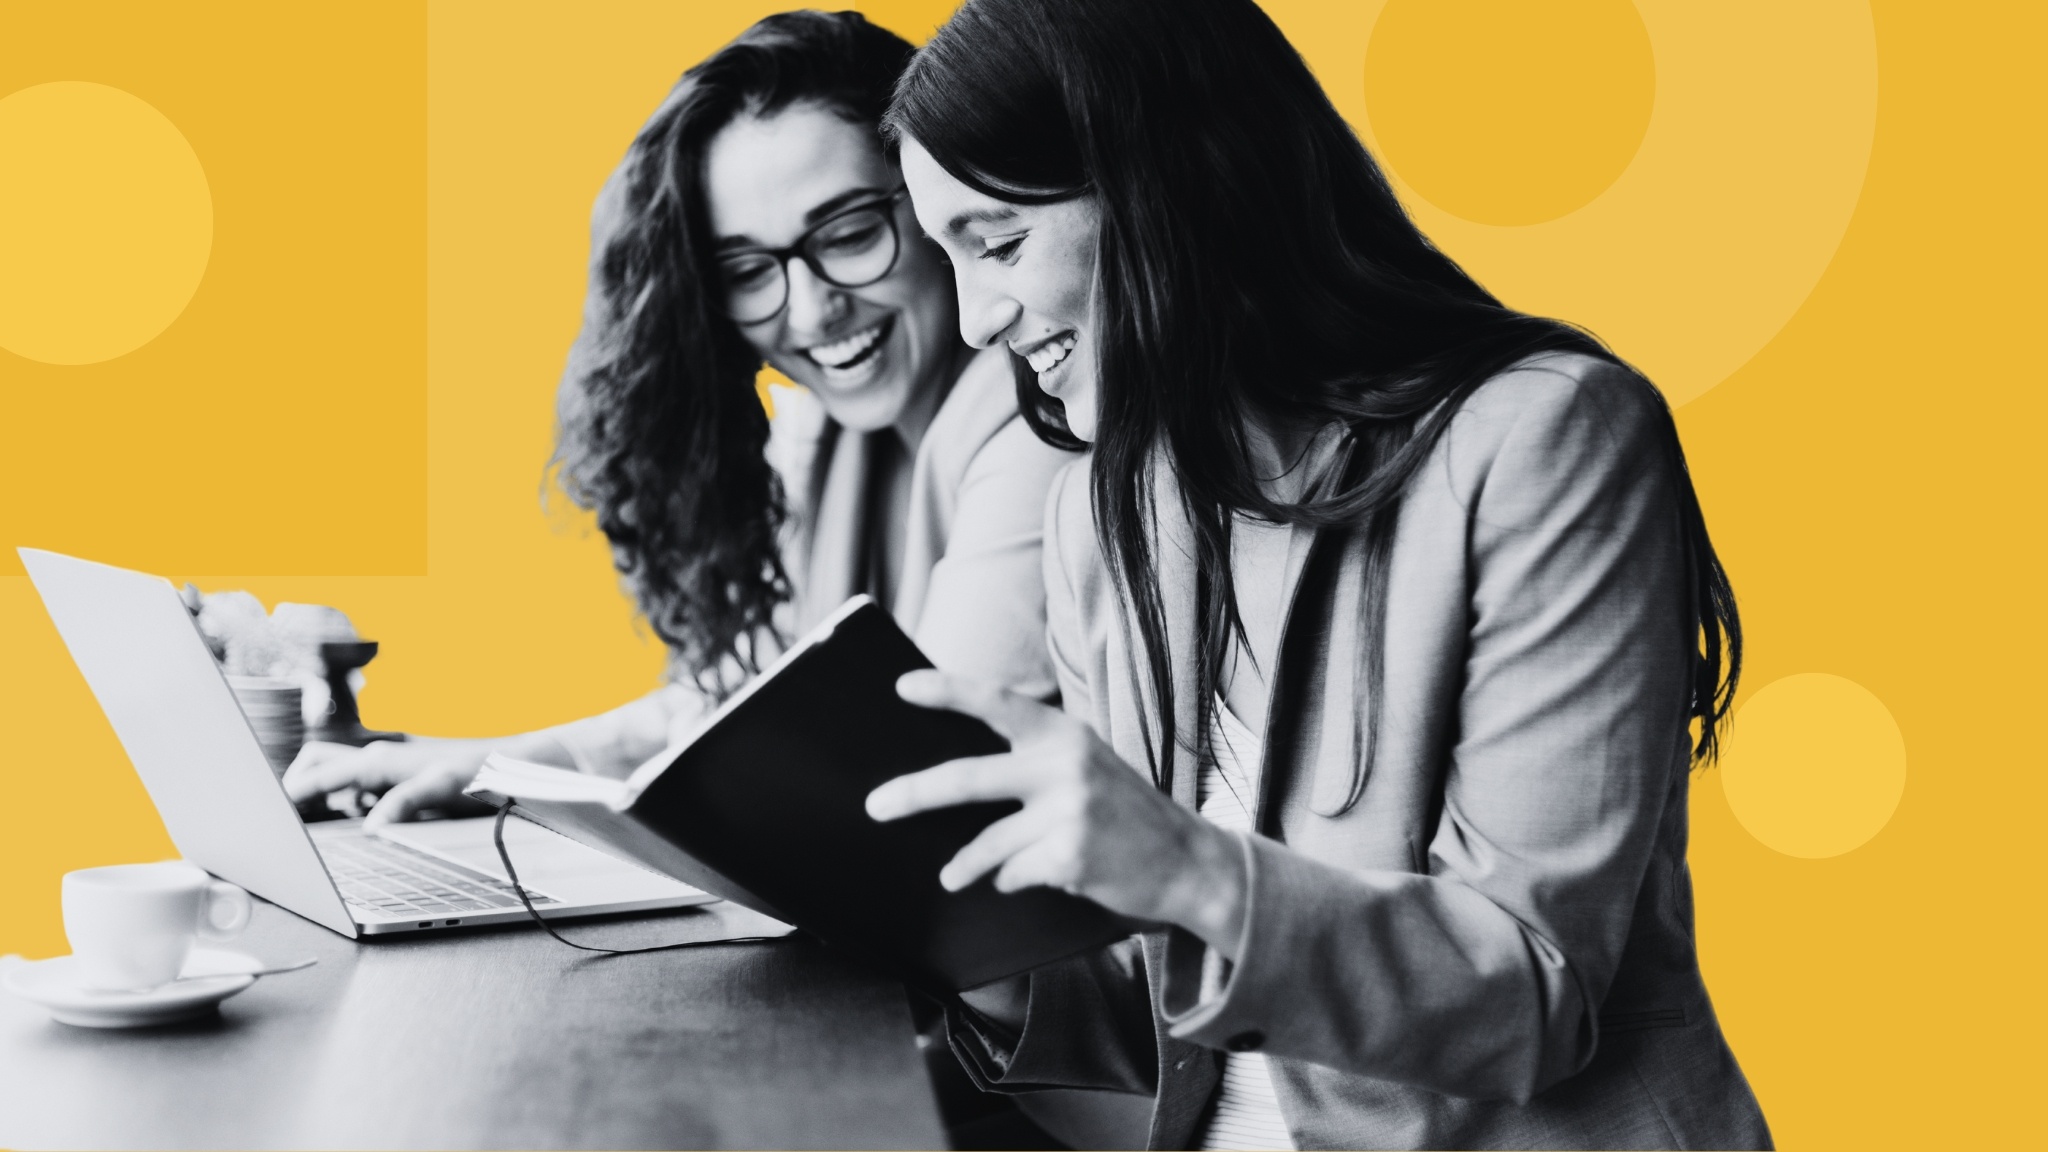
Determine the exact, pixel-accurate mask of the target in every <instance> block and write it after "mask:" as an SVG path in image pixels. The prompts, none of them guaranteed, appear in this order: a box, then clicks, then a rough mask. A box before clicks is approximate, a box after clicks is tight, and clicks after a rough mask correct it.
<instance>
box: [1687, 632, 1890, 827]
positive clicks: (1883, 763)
mask: <svg viewBox="0 0 2048 1152" xmlns="http://www.w3.org/2000/svg"><path fill="white" fill-rule="evenodd" d="M1720 774H1721V789H1722V791H1723V792H1724V793H1726V794H1727V797H1728V807H1729V808H1730V809H1732V810H1733V811H1734V813H1735V818H1736V819H1737V820H1738V821H1740V822H1741V823H1742V826H1743V828H1745V829H1747V830H1748V831H1749V834H1750V835H1752V836H1754V837H1756V838H1757V839H1758V840H1761V841H1763V842H1764V843H1765V844H1766V845H1768V846H1769V847H1772V848H1775V849H1777V850H1778V851H1780V852H1783V853H1784V854H1786V855H1787V856H1803V857H1806V858H1809V859H1818V858H1821V857H1826V856H1840V855H1841V854H1842V853H1844V852H1847V851H1849V850H1851V849H1853V848H1858V847H1861V846H1862V845H1863V844H1864V843H1866V842H1867V841H1869V839H1870V838H1871V837H1873V836H1875V835H1877V834H1878V832H1879V831H1880V830H1882V829H1883V828H1884V826H1885V824H1886V823H1887V822H1888V821H1890V820H1891V818H1892V813H1893V812H1894V811H1895V810H1897V808H1898V806H1899V797H1900V796H1901V795H1902V794H1903V793H1904V792H1905V788H1906V743H1905V741H1904V740H1903V739H1902V738H1901V737H1900V736H1899V726H1898V724H1897V723H1896V722H1894V721H1893V720H1892V714H1891V713H1890V712H1889V711H1888V710H1886V708H1885V706H1884V702H1883V701H1881V700H1879V699H1878V698H1877V697H1876V696H1873V695H1871V694H1870V692H1869V691H1868V690H1866V689H1865V688H1864V687H1863V686H1862V685H1860V684H1857V683H1856V682H1855V681H1854V680H1845V679H1843V678H1842V677H1840V676H1830V675H1827V674H1826V673H1821V672H1808V673H1803V674H1801V675H1797V676H1787V677H1785V678H1784V679H1782V680H1774V681H1772V682H1771V683H1769V684H1767V685H1765V686H1764V688H1763V690H1762V691H1759V692H1758V693H1756V695H1754V696H1751V697H1750V698H1749V701H1748V702H1747V703H1745V704H1744V705H1743V706H1742V708H1741V710H1740V711H1738V712H1737V713H1736V716H1735V722H1734V724H1733V725H1731V726H1730V728H1729V731H1728V742H1727V745H1726V751H1725V753H1724V755H1723V756H1722V759H1721V765H1720Z"/></svg>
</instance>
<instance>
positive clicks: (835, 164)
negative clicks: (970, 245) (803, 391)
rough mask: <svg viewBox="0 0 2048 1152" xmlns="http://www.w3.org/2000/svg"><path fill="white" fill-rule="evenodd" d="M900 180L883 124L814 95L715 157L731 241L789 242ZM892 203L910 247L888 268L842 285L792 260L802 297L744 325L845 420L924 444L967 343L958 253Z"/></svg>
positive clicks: (718, 215)
mask: <svg viewBox="0 0 2048 1152" xmlns="http://www.w3.org/2000/svg"><path fill="white" fill-rule="evenodd" d="M900 185H901V179H900V178H899V176H898V175H897V173H896V171H895V169H894V168H892V167H891V166H890V164H889V162H888V160H887V159H886V158H885V157H884V156H883V154H882V148H881V141H880V139H879V138H878V137H877V136H876V135H875V132H874V130H873V129H872V128H867V127H863V126H861V125H857V124H852V123H849V122H847V121H846V120H845V119H843V118H842V117H840V116H839V115H838V114H837V113H835V112H833V111H831V110H829V109H827V108H825V107H823V106H821V105H818V104H814V103H799V104H793V105H791V106H789V107H788V108H785V109H783V110H781V111H779V112H777V113H775V114H773V115H771V116H767V117H761V116H754V115H751V114H749V115H742V116H740V117H739V118H738V119H735V120H734V121H733V122H732V123H731V124H728V125H726V127H725V128H724V129H723V130H721V131H720V132H719V133H718V135H716V136H714V137H712V140H711V144H710V146H709V147H708V148H707V149H706V150H705V155H704V194H705V200H706V208H707V211H708V214H709V216H710V221H711V230H712V235H713V237H714V243H715V244H716V245H717V246H718V248H719V249H720V250H721V251H736V250H742V249H750V248H751V249H760V248H767V249H778V248H786V247H788V246H789V245H792V244H795V243H797V242H798V240H799V239H800V238H801V237H802V236H803V235H804V234H805V233H806V232H807V231H808V230H809V229H810V228H811V227H812V226H813V225H815V224H817V223H818V222H820V221H821V220H827V219H830V218H832V217H833V216H834V215H835V214H836V213H838V212H840V211H841V210H843V209H845V208H848V207H851V206H854V205H861V204H871V203H874V202H876V201H878V200H882V199H884V198H886V197H888V196H889V194H890V193H892V192H894V191H896V189H897V188H898V187H899V186H900ZM888 210H889V211H890V212H891V213H893V214H894V217H895V220H896V229H897V233H898V235H899V237H900V239H901V248H900V252H899V254H898V256H897V257H896V263H895V265H894V267H892V268H891V269H890V271H889V273H888V274H887V275H885V276H883V277H882V278H881V279H880V280H877V281H876V282H874V283H873V284H869V285H866V286H865V287H860V288H841V287H838V286H836V285H833V284H828V283H826V282H825V281H823V280H821V279H819V278H818V276H817V274H816V273H815V272H814V271H813V270H812V269H811V268H810V266H809V265H807V264H806V263H805V262H804V261H803V260H802V259H799V258H791V259H790V260H788V261H787V262H786V268H787V274H788V278H789V298H788V303H787V304H786V305H785V306H784V307H783V309H782V310H781V311H780V312H778V313H776V314H775V315H773V316H771V317H769V318H768V319H766V320H763V321H761V322H759V323H753V324H741V325H740V331H741V332H743V333H745V334H746V337H747V340H748V341H749V342H750V343H752V344H753V346H754V347H755V348H756V349H757V350H758V351H759V352H760V353H761V357H762V358H763V359H765V360H766V361H768V363H770V364H772V365H774V366H775V368H776V369H777V370H779V371H780V372H782V373H783V374H784V375H786V376H788V377H789V378H790V379H791V380H794V381H796V382H797V383H799V384H802V385H803V386H804V387H806V388H809V389H810V390H811V391H812V392H813V393H814V394H816V395H817V397H818V399H819V400H820V401H822V402H823V403H824V405H825V410H826V411H827V412H828V413H830V414H831V416H832V418H833V419H835V420H837V421H839V422H840V423H841V424H844V425H845V426H847V427H848V428H852V429H855V430H857V431H864V432H865V431H874V430H876V429H879V428H886V427H890V426H892V425H894V426H899V427H903V428H905V430H906V433H909V436H908V438H909V439H911V440H912V441H913V442H915V439H916V436H917V435H918V434H921V433H922V430H923V427H924V424H925V423H927V422H929V421H930V419H931V414H932V412H933V411H935V410H936V409H937V407H938V400H939V398H940V394H941V393H942V391H943V390H944V386H945V383H946V381H947V380H948V379H950V377H951V375H952V374H953V373H954V372H955V371H957V370H958V367H959V365H960V361H961V355H962V352H963V349H962V348H961V346H960V342H959V339H958V337H957V336H956V335H955V328H956V327H957V325H958V320H957V317H956V315H955V312H954V303H953V292H952V280H951V277H949V276H948V275H947V274H946V266H945V259H944V257H942V256H941V255H940V254H939V252H938V250H937V249H936V248H934V247H933V246H932V244H931V243H930V242H929V241H926V240H924V239H923V238H921V237H920V236H919V235H918V232H917V227H916V224H915V222H914V221H913V220H912V219H911V218H910V210H909V208H908V207H907V206H905V205H904V204H903V203H901V202H900V201H899V202H898V203H897V204H896V205H894V206H893V207H891V208H889V209H888Z"/></svg>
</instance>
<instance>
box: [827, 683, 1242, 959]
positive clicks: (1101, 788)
mask: <svg viewBox="0 0 2048 1152" xmlns="http://www.w3.org/2000/svg"><path fill="white" fill-rule="evenodd" d="M896 691H897V693H898V695H900V696H902V697H903V698H904V699H905V700H908V701H910V702H911V703H913V704H918V705H922V706H923V707H926V708H947V709H951V710H952V711H955V712H964V713H966V714H967V715H969V716H973V717H976V718H978V719H980V720H982V721H984V722H985V723H987V724H988V726H989V727H991V728H994V729H995V730H996V731H997V732H998V733H999V734H1001V735H1002V736H1004V737H1005V738H1007V739H1008V740H1009V741H1010V751H1008V752H1007V753H1003V754H1001V755H996V756H978V757H974V758H971V759H966V760H953V761H949V762H947V763H944V764H940V765H938V766H937V767H934V768H928V769H926V770H924V771H922V772H912V773H910V774H908V775H905V776H899V777H897V778H896V779H894V780H891V781H889V782H888V783H886V784H884V785H882V786H881V787H879V788H877V789H875V790H874V791H873V792H870V793H868V800H867V808H868V814H869V815H870V816H873V817H874V818H875V819H877V820H897V819H901V818H902V817H905V816H909V815H912V814H914V813H917V812H923V811H927V810H929V809H933V808H948V807H951V806H953V805H956V804H967V803H973V802H975V801H984V800H1020V801H1022V802H1023V804H1024V807H1023V809H1022V810H1020V811H1018V812H1014V813H1011V814H1010V815H1008V816H1005V817H1003V818H1002V819H1001V820H998V821H996V822H995V823H993V824H991V825H989V826H988V827H987V828H986V829H984V830H983V831H982V833H981V835H979V836H977V837H975V838H974V840H972V841H971V842H969V843H968V845H967V846H966V847H964V848H962V849H960V851H959V853H958V854H957V855H955V856H954V857H953V859H952V860H951V861H950V862H949V863H948V864H947V865H946V866H945V868H944V869H942V870H941V871H940V872H939V882H940V883H941V884H943V885H945V886H946V888H947V889H948V890H950V891H958V890H960V889H962V888H965V887H967V886H968V885H969V884H972V883H974V882H975V881H976V880H978V879H980V878H981V877H982V876H984V875H986V874H988V873H989V872H991V871H993V872H994V873H995V886H996V888H997V889H999V890H1000V891H1004V892H1014V891H1016V890H1017V889H1019V888H1029V887H1032V886H1034V885H1044V886H1047V887H1052V888H1060V889H1063V890H1065V891H1068V892H1072V893H1074V894H1076V895H1079V896H1086V897H1087V898H1089V899H1090V900H1093V901H1095V902H1096V903H1098V904H1101V905H1102V906H1104V907H1105V908H1109V909H1110V910H1112V911H1115V912H1121V913H1123V914H1125V915H1127V916H1132V917H1136V918H1138V919H1141V920H1152V921H1159V922H1164V923H1169V924H1178V925H1180V926H1181V927H1183V928H1186V929H1187V930H1188V931H1190V932H1193V933H1194V934H1195V935H1197V936H1199V937H1201V938H1202V939H1203V940H1205V941H1207V942H1208V944H1209V946H1210V947H1212V948H1215V949H1216V950H1217V951H1219V952H1221V953H1223V954H1224V955H1225V956H1226V957H1227V958H1230V959H1233V960H1234V959H1236V957H1237V944H1238V935H1239V932H1240V931H1241V929H1242V926H1243V922H1244V900H1245V870H1244V856H1243V849H1242V847H1241V846H1240V845H1239V843H1238V842H1237V840H1236V838H1235V837H1233V836H1232V835H1231V834H1230V833H1228V832H1225V831H1224V830H1222V829H1220V828H1218V827H1216V826H1215V825H1213V824H1211V823H1209V822H1208V821H1206V820H1204V819H1202V818H1201V817H1200V816H1197V815H1195V814H1194V813H1193V812H1190V811H1188V810H1187V809H1185V808H1183V807H1181V806H1180V805H1178V804H1175V803H1174V802H1173V800H1172V799H1171V798H1169V797H1168V796H1166V795H1165V794H1163V793H1161V792H1160V791H1159V790H1158V789H1156V788H1154V787H1153V786H1152V783H1151V782H1150V781H1149V780H1147V779H1146V778H1145V777H1143V776H1141V775H1139V774H1138V773H1137V772H1136V771H1133V770H1132V768H1131V767H1130V765H1128V764H1126V763H1124V762H1123V760H1121V759H1119V758H1118V756H1117V754H1116V753H1115V752H1114V751H1112V750H1111V749H1110V747H1109V746H1108V745H1107V744H1104V743H1103V742H1102V740H1101V739H1100V738H1099V737H1097V736H1096V735H1095V732H1094V730H1093V729H1091V728H1089V727H1088V726H1087V725H1086V724H1084V723H1082V722H1081V721H1079V720H1076V719H1074V718H1073V717H1071V716H1068V715H1067V714H1066V713H1064V712H1061V711H1059V710H1057V709H1054V708H1048V707H1046V706H1045V705H1043V704H1040V703H1038V702H1037V701H1035V700H1030V699H1026V698H1025V697H1022V696H1018V695H1015V694H1013V693H1010V692H1005V691H1003V690H1002V689H1000V688H995V687H991V686H989V685H985V684H980V683H977V682H975V681H971V680H966V679H962V678H960V677H957V676H949V675H947V674H945V673H943V672H936V671H922V672H911V673H909V674H907V675H905V676H904V677H903V678H902V679H900V680H898V681H897V682H896Z"/></svg>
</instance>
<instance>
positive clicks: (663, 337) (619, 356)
mask: <svg viewBox="0 0 2048 1152" xmlns="http://www.w3.org/2000/svg"><path fill="white" fill-rule="evenodd" d="M912 51H913V49H912V48H911V46H910V45H909V44H908V43H907V42H905V41H904V40H902V39H901V38H899V37H897V36H896V35H895V34H893V33H891V32H888V31H886V30H884V29H882V28H879V27H876V26H875V25H873V24H870V23H868V22H867V21H866V20H865V19H864V18H862V17H861V15H860V14H859V13H857V12H833V13H826V12H808V11H806V12H784V13H780V14H777V15H774V16H770V17H768V18H766V19H764V20H762V21H761V22H759V23H757V24H755V25H754V26H753V27H751V28H749V29H747V30H746V31H745V32H743V33H741V34H740V36H739V37H738V38H737V39H735V40H734V41H732V43H730V44H727V45H726V46H725V47H723V48H721V49H719V50H718V51H717V52H716V53H714V54H712V55H711V56H710V57H709V58H707V59H706V60H704V61H703V62H702V63H700V64H698V65H697V66H696V67H694V68H691V69H690V70H689V71H688V72H685V73H684V74H683V76H682V79H680V80H679V81H677V82H676V85H675V87H674V88H673V89H671V90H670V92H669V94H668V97H667V98H666V99H665V100H663V101H662V103H661V107H660V108H658V109H656V110H655V112H654V115H653V116H652V117H650V118H649V119H648V121H647V124H646V126H645V127H643V128H642V129H641V130H640V133H639V135H638V136H637V137H635V138H634V140H633V145H632V147H631V148H630V149H629V150H628V151H627V153H626V157H625V159H624V160H623V161H621V162H620V164H619V167H618V169H617V170H616V171H615V172H613V174H612V176H611V179H610V180H609V181H608V182H607V183H606V185H605V188H604V191H603V192H602V193H600V194H599V197H598V202H597V208H596V210H595V212H594V213H593V223H592V240H591V249H592V251H591V267H590V289H589V295H588V298H587V301H586V304H585V309H584V322H583V331H582V333H581V334H580V335H579V336H578V337H577V340H576V344H575V347H574V348H573V349H572V350H571V352H570V356H569V365H568V369H567V371H566V372H565V373H564V376H563V379H562V384H561V389H560V391H559V393H558V396H557V435H556V447H555V453H554V457H553V460H552V461H551V466H552V467H553V468H555V469H556V475H557V478H558V481H559V483H560V484H561V486H562V489H563V491H564V492H566V493H567V494H568V496H569V498H570V499H571V500H573V501H574V502H575V503H576V504H577V506H579V507H581V508H584V509H586V510H590V511H593V512H595V513H596V515H597V523H598V527H599V528H600V529H602V530H603V532H604V534H605V536H606V538H607V539H609V540H610V542H611V546H612V562H613V565H614V566H615V567H616V568H617V569H618V572H619V574H620V576H621V578H622V579H623V580H624V582H625V584H626V586H627V587H628V588H629V589H630V590H631V591H632V593H633V595H634V597H635V599H636V600H637V601H638V604H639V607H640V610H641V612H642V613H643V614H644V615H645V616H646V618H647V622H648V623H649V624H650V625H651V626H652V627H653V629H654V631H655V633H656V634H657V635H659V636H660V637H661V638H662V640H663V641H665V642H666V643H667V644H668V646H669V648H670V651H671V653H672V657H673V671H676V672H680V673H681V674H683V675H687V676H689V677H690V678H692V679H694V680H695V681H696V682H697V683H698V684H699V685H700V686H702V687H704V688H706V689H708V690H710V691H713V692H714V693H718V694H723V692H725V691H726V690H729V689H730V688H731V687H732V686H733V677H732V676H731V674H730V673H732V672H733V671H738V672H741V673H749V672H753V671H758V669H759V654H758V653H757V651H756V644H755V640H756V637H758V636H759V635H760V634H761V632H762V630H763V629H772V628H773V617H774V614H775V610H776V608H777V607H778V606H779V605H781V604H782V603H784V602H785V601H787V600H788V599H789V597H790V595H791V588H790V580H789V575H788V573H787V572H786V571H785V570H784V568H783V564H782V558H781V554H780V551H779V548H778V543H779V537H780V534H781V529H782V525H783V523H784V521H785V519H786V517H787V504H786V501H785V497H784V494H783V492H782V490H781V486H780V484H779V483H778V481H777V479H776V476H775V472H774V470H773V468H772V467H771V466H770V465H769V462H768V460H767V457H766V448H767V443H768V418H767V413H766V412H765V411H763V409H762V406H761V402H760V399H759V397H758V396H757V394H756V392H755V388H754V381H755V377H756V375H757V373H759V371H760V369H761V363H762V360H761V356H760V354H759V353H758V352H756V351H755V349H754V347H753V346H752V345H751V344H749V343H748V342H747V339H746V337H745V336H744V335H742V334H741V332H740V330H739V328H738V327H737V326H736V325H735V324H734V323H733V322H732V320H731V319H729V318H728V317H727V316H726V314H725V311H724V309H723V306H722V301H721V300H720V297H719V288H718V283H719V281H718V277H717V275H716V271H715V268H714V267H713V265H712V258H713V256H714V255H715V253H714V247H713V238H712V236H711V231H710V225H709V221H708V213H707V211H706V207H705V203H704V191H703V165H704V153H705V150H706V148H707V146H708V145H709V144H710V142H711V140H712V138H713V137H715V136H716V135H717V134H718V133H719V131H720V130H722V129H723V128H724V127H725V126H726V125H728V124H730V123H731V122H732V121H733V120H734V119H736V118H737V117H739V116H741V115H743V114H753V115H768V114H773V113H774V112H777V111H779V110H781V109H783V108H785V107H787V106H789V105H791V104H793V103H797V102H800V101H812V102H816V103H819V104H821V105H823V106H825V107H826V108H829V109H831V110H832V111H833V112H835V113H837V114H838V115H840V116H842V117H844V118H845V119H846V120H847V121H849V122H850V123H854V124H859V125H863V126H874V125H877V124H878V123H879V122H880V120H881V117H882V113H883V111H884V110H885V109H886V108H887V107H888V103H889V97H890V93H891V91H892V90H893V88H894V86H895V83H896V80H897V78H898V77H899V76H900V75H902V73H903V69H904V67H905V66H906V65H907V64H908V63H909V61H910V57H911V53H912Z"/></svg>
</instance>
